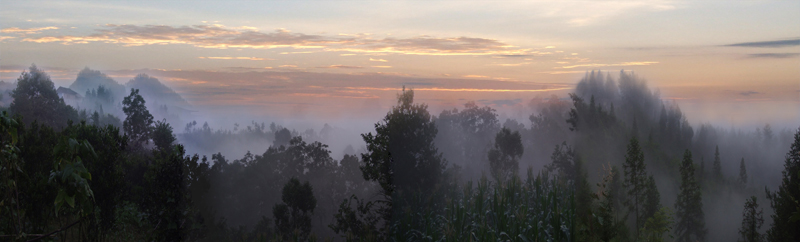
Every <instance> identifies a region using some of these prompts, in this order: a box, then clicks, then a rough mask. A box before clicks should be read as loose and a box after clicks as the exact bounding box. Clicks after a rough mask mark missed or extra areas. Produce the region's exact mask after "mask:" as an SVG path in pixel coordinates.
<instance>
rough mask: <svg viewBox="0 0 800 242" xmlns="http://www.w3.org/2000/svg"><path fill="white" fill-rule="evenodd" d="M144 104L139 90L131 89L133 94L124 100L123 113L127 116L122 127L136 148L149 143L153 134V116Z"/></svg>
mask: <svg viewBox="0 0 800 242" xmlns="http://www.w3.org/2000/svg"><path fill="white" fill-rule="evenodd" d="M144 103H145V101H144V98H142V96H141V95H139V89H131V94H130V95H128V96H127V97H125V99H123V100H122V105H123V107H122V111H123V112H125V115H127V117H126V118H125V122H123V124H122V126H123V129H124V130H125V134H127V135H128V137H130V140H131V143H132V144H133V145H134V146H140V145H142V143H149V140H150V134H151V133H152V132H153V127H152V126H153V115H150V111H147V107H145V106H144Z"/></svg>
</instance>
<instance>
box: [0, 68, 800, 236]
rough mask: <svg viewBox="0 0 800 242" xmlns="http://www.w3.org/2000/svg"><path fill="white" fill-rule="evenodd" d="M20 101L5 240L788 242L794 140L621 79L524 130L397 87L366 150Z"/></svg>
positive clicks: (81, 87) (5, 126)
mask: <svg viewBox="0 0 800 242" xmlns="http://www.w3.org/2000/svg"><path fill="white" fill-rule="evenodd" d="M15 85H16V87H15V89H14V91H12V92H11V93H10V96H11V98H12V99H13V101H11V102H10V104H8V106H7V107H2V109H3V110H2V115H0V145H1V146H0V149H2V152H1V153H2V156H0V193H2V196H0V198H1V199H2V200H0V239H2V240H7V241H31V240H42V241H321V240H324V241H733V240H741V241H800V229H798V228H800V205H798V203H797V199H800V129H796V127H792V129H786V128H775V127H772V126H771V125H770V124H765V125H764V126H763V127H760V128H758V129H756V130H742V129H738V128H735V127H734V128H723V127H717V126H714V125H713V124H710V123H702V120H692V119H691V118H692V117H687V116H686V115H685V114H684V113H683V112H682V111H681V109H680V107H679V106H678V105H677V104H676V103H674V102H670V101H665V100H662V99H661V97H660V93H659V92H658V91H657V90H656V91H653V90H652V89H651V87H648V85H647V83H646V81H645V80H643V79H641V78H639V77H637V76H636V75H635V74H633V73H632V72H627V71H620V72H619V73H618V74H617V73H614V75H612V73H607V72H599V71H597V72H594V71H593V72H590V73H586V75H585V77H583V78H582V79H581V80H578V83H577V85H576V88H575V90H573V91H572V93H571V94H570V95H569V96H568V97H557V96H552V97H550V98H546V99H538V100H535V101H536V102H531V103H534V104H535V108H536V110H535V112H532V113H529V114H528V113H526V114H525V116H528V117H529V120H527V121H520V120H512V119H508V120H499V118H498V114H497V111H496V110H495V109H493V108H492V107H490V106H479V105H478V104H476V103H475V102H466V103H465V104H464V108H463V109H447V110H444V111H442V112H441V113H438V114H436V113H431V112H430V111H429V107H428V105H427V104H425V103H421V102H418V101H416V100H415V99H414V97H415V91H414V90H413V89H412V88H406V87H402V89H401V91H400V92H399V93H398V94H397V99H396V100H397V101H396V104H395V105H393V107H392V108H391V109H390V110H387V112H386V115H385V116H384V117H383V118H382V119H380V120H375V124H374V129H373V131H372V132H369V133H364V134H360V135H361V138H362V140H363V143H359V144H349V143H348V144H345V143H337V142H343V141H341V140H337V139H336V137H335V136H336V135H335V134H337V133H336V132H340V131H337V129H336V128H334V127H331V126H328V125H325V126H324V127H323V128H322V129H320V130H319V131H315V130H313V129H312V130H306V131H304V132H298V131H296V130H293V129H292V127H289V125H290V124H275V123H272V122H269V123H271V124H269V125H267V124H266V121H253V122H252V123H251V124H250V125H247V126H246V127H239V125H238V124H237V125H236V126H235V127H234V128H233V129H231V130H213V129H212V128H211V127H209V126H208V124H207V123H205V121H204V120H192V121H191V122H188V121H187V120H184V119H185V118H184V117H182V114H184V113H185V112H187V110H188V108H190V107H191V106H190V104H189V103H188V102H187V101H185V100H184V99H183V98H181V97H180V95H179V94H178V93H176V92H174V91H172V89H170V88H169V87H167V86H166V85H163V84H162V83H160V82H158V80H157V79H156V78H154V77H150V76H147V75H144V74H142V75H138V76H136V77H135V78H134V79H132V80H130V81H129V82H128V83H127V84H126V85H125V86H123V85H120V84H118V83H117V82H116V81H114V80H113V79H112V78H111V77H108V76H107V75H105V74H103V73H101V72H99V71H93V70H90V69H88V68H86V69H84V70H83V71H81V72H80V73H79V74H78V77H77V78H76V81H75V83H74V84H72V85H71V87H74V88H76V89H78V90H75V91H78V93H86V97H85V99H84V102H83V103H82V105H81V106H75V107H73V106H69V105H67V104H66V103H65V101H64V100H63V99H62V98H60V97H59V96H58V94H57V93H56V88H55V86H54V84H53V82H52V80H51V79H50V77H49V76H48V74H47V73H45V71H44V70H41V69H39V68H37V67H36V66H31V67H30V69H29V70H28V71H25V72H23V73H21V75H20V77H19V78H18V79H17V80H16V84H15ZM3 100H5V99H3ZM153 103H156V105H153ZM3 104H4V105H5V102H4V103H3ZM153 107H155V108H153ZM156 117H158V118H156ZM176 122H180V123H186V125H185V126H181V127H173V124H175V123H176ZM200 123H203V124H200ZM696 123H700V125H696ZM692 124H695V126H693V125H692ZM179 141H182V142H183V144H182V143H181V142H179ZM323 142H327V143H323ZM261 144H267V145H261ZM185 145H191V146H192V147H193V148H194V149H198V150H203V151H208V152H209V153H211V154H213V155H211V156H209V157H207V156H200V155H197V154H191V153H187V152H186V150H187V149H186V147H185ZM362 146H363V147H362ZM231 147H239V148H240V149H239V150H241V149H243V148H241V147H246V149H248V150H250V151H251V152H252V153H251V152H250V151H249V152H247V153H246V154H245V155H243V156H241V157H238V156H237V157H233V156H231V155H227V156H226V154H223V153H222V151H223V150H229V149H228V148H231ZM330 147H347V148H346V149H345V150H344V151H343V152H342V153H343V154H344V155H342V156H341V157H333V156H332V155H331V154H332V152H331V148H330ZM252 149H258V150H252ZM337 153H338V152H337Z"/></svg>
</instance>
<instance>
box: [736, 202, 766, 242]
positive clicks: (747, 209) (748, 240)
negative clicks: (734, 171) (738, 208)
mask: <svg viewBox="0 0 800 242" xmlns="http://www.w3.org/2000/svg"><path fill="white" fill-rule="evenodd" d="M762 214H763V209H758V202H757V201H756V196H752V197H750V198H748V199H747V202H746V203H745V204H744V211H743V212H742V227H741V228H739V235H741V236H742V238H741V239H740V240H739V241H742V242H759V241H764V237H763V236H762V235H761V233H759V232H758V231H759V230H760V229H761V225H763V224H764V218H763V217H762Z"/></svg>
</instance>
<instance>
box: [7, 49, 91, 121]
mask: <svg viewBox="0 0 800 242" xmlns="http://www.w3.org/2000/svg"><path fill="white" fill-rule="evenodd" d="M11 98H13V99H14V101H12V102H11V104H10V105H9V106H8V111H10V112H11V113H12V114H14V115H20V116H22V118H23V120H24V121H25V123H26V124H30V123H31V122H33V121H38V122H39V123H41V124H44V125H47V126H50V127H54V128H57V129H60V128H63V127H64V126H66V125H67V120H70V119H72V120H77V118H78V112H77V111H75V109H74V108H72V107H70V106H68V105H67V104H65V103H64V100H63V99H61V98H60V97H58V93H57V92H56V89H55V86H54V84H53V81H51V80H50V76H49V75H47V73H45V72H44V71H42V70H40V69H39V68H37V67H36V65H31V67H30V68H29V70H28V72H22V74H21V75H20V76H19V78H17V88H16V89H14V91H13V92H12V93H11Z"/></svg>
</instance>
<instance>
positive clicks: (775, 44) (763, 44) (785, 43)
mask: <svg viewBox="0 0 800 242" xmlns="http://www.w3.org/2000/svg"><path fill="white" fill-rule="evenodd" d="M798 45H800V38H798V39H787V40H773V41H757V42H744V43H736V44H729V45H723V46H734V47H756V48H780V47H790V46H798Z"/></svg>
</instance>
